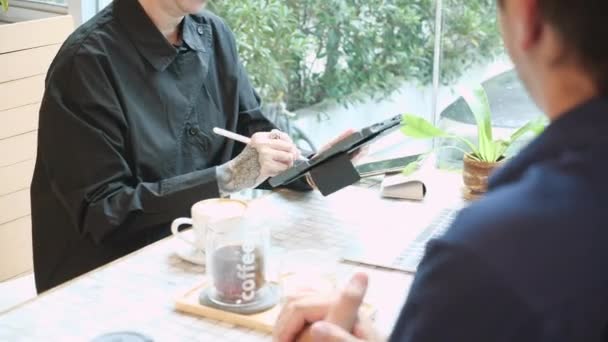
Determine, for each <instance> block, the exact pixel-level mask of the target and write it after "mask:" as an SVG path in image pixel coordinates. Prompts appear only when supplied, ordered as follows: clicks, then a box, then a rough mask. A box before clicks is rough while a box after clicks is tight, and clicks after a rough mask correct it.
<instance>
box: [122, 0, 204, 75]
mask: <svg viewBox="0 0 608 342" xmlns="http://www.w3.org/2000/svg"><path fill="white" fill-rule="evenodd" d="M114 3H115V4H114V6H115V7H114V9H115V10H116V13H117V14H116V15H117V18H118V20H119V21H120V23H121V24H122V25H123V26H124V27H125V29H126V30H127V34H128V35H129V37H130V38H131V41H132V42H133V43H134V45H135V47H136V49H137V50H138V51H139V53H140V54H141V55H142V56H144V58H145V59H146V60H147V61H148V62H149V63H150V64H151V65H152V66H153V67H154V68H155V69H156V70H158V71H163V70H165V69H166V68H167V67H168V66H169V65H170V64H171V63H172V62H173V60H175V57H177V55H178V50H177V49H176V48H175V47H174V46H172V45H171V44H170V43H169V42H168V41H167V39H165V37H164V36H163V35H162V33H161V32H160V31H159V30H158V28H157V27H156V25H154V23H153V22H152V20H150V18H149V17H148V15H147V14H146V12H145V11H144V9H143V7H141V5H140V4H139V1H137V0H116V1H115V2H114ZM182 39H183V40H184V42H185V43H186V44H187V45H188V47H189V48H191V49H193V50H195V51H198V52H207V51H206V50H207V49H208V48H209V46H210V43H211V27H210V26H209V24H207V23H203V22H202V21H201V20H200V18H199V17H196V16H190V15H187V16H186V17H185V18H184V22H183V28H182ZM205 45H207V46H205Z"/></svg>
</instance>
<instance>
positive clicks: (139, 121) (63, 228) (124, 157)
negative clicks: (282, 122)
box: [31, 0, 274, 292]
mask: <svg viewBox="0 0 608 342" xmlns="http://www.w3.org/2000/svg"><path fill="white" fill-rule="evenodd" d="M182 39H183V43H182V45H181V46H179V47H177V48H176V47H174V46H172V45H171V44H170V43H169V42H168V41H167V40H166V39H165V38H164V36H163V35H162V34H161V33H160V32H159V30H158V29H157V28H156V26H155V25H154V24H153V23H152V21H151V20H150V19H149V17H148V16H147V15H146V13H145V12H144V10H143V8H142V7H141V6H140V5H139V3H138V1H136V0H116V1H114V4H113V5H111V6H109V7H108V8H106V9H105V10H103V11H102V12H101V13H99V14H98V15H97V16H96V17H95V18H93V19H92V20H90V21H89V22H87V23H86V24H84V25H82V26H81V27H79V28H78V29H77V30H76V32H74V33H73V34H72V35H71V36H70V38H69V39H68V40H67V41H66V43H65V44H64V45H63V47H62V48H61V50H60V51H59V53H58V55H57V57H56V58H55V60H54V62H53V64H52V65H51V67H50V69H49V72H48V76H47V80H46V92H45V95H44V99H43V103H42V107H41V110H40V124H39V125H40V127H39V137H38V139H39V140H38V157H37V162H36V169H35V172H34V179H33V182H32V188H31V198H32V224H33V245H34V267H35V276H36V285H37V288H38V291H40V292H41V291H44V290H46V289H49V288H51V287H53V286H55V285H57V284H60V283H62V282H64V281H66V280H68V279H70V278H73V277H75V276H77V275H79V274H82V273H84V272H86V271H89V270H91V269H93V268H95V267H98V266H100V265H102V264H104V263H107V262H109V261H111V260H114V259H116V258H118V257H120V256H122V255H125V254H127V253H129V252H132V251H134V250H136V249H138V248H140V247H142V246H145V245H146V244H148V243H150V242H153V241H156V240H158V239H159V238H162V237H165V236H167V235H168V233H169V229H168V225H169V223H170V222H171V220H173V219H174V218H176V217H179V216H189V208H190V206H191V205H192V204H193V203H195V202H197V201H199V200H202V199H205V198H211V197H218V196H219V194H218V185H217V180H216V174H215V168H214V166H217V165H220V164H222V163H225V162H227V161H228V160H230V159H232V158H233V157H234V156H235V155H236V154H237V153H238V152H240V150H242V147H243V146H236V145H235V143H234V142H232V141H228V140H226V139H224V138H220V137H217V136H214V135H213V134H212V128H213V127H221V128H225V129H228V130H231V131H237V132H239V133H241V134H243V135H247V136H250V135H252V134H253V133H254V132H256V131H261V130H264V131H267V130H270V129H272V128H274V127H273V126H272V124H270V122H268V120H267V119H266V118H265V117H264V116H263V115H262V113H261V111H260V100H259V97H258V96H257V94H256V93H255V91H254V89H253V88H252V86H251V84H250V83H249V80H248V77H247V75H246V73H245V71H244V69H243V67H242V66H241V64H240V63H239V60H238V57H237V51H236V45H235V41H234V37H233V35H232V33H231V31H230V30H229V29H228V28H227V27H226V25H225V24H224V23H223V22H222V21H221V20H220V19H219V18H217V17H215V16H213V15H212V14H210V13H203V14H201V15H190V16H186V17H185V18H184V20H183V22H182Z"/></svg>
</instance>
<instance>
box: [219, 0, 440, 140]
mask: <svg viewBox="0 0 608 342" xmlns="http://www.w3.org/2000/svg"><path fill="white" fill-rule="evenodd" d="M264 3H265V5H264V6H260V1H256V0H241V1H238V2H235V1H219V0H216V1H213V2H212V3H211V8H212V10H214V11H215V12H216V13H217V14H219V15H220V16H221V17H223V18H224V19H225V20H226V21H227V22H228V23H229V25H230V26H231V27H232V29H233V30H234V31H235V34H236V37H237V41H238V47H239V52H240V55H241V57H242V59H243V63H244V64H245V66H246V68H247V70H248V72H249V74H250V75H251V77H252V79H253V83H254V84H255V86H256V88H257V89H258V90H260V92H261V95H262V97H263V98H264V100H265V101H266V103H270V104H275V107H276V106H278V105H276V104H281V103H284V104H285V106H286V108H287V109H288V110H289V111H292V112H295V113H296V117H295V119H294V120H295V122H296V123H297V124H298V125H299V126H300V127H301V128H302V129H303V130H304V131H305V132H306V133H307V134H308V135H309V136H310V138H311V139H312V141H313V142H314V143H315V144H316V145H317V146H318V145H319V144H321V143H323V142H326V141H327V140H329V139H330V138H332V137H334V136H336V135H337V134H338V133H340V132H341V131H343V130H345V129H347V128H350V127H352V128H360V127H363V126H366V125H369V124H372V123H375V122H377V121H379V120H382V119H385V118H388V117H391V116H394V115H397V114H400V113H404V112H414V113H418V114H420V115H424V116H426V117H427V118H429V117H430V115H431V108H432V106H431V101H432V86H431V79H432V77H431V76H432V71H433V52H434V50H433V49H434V44H433V42H434V34H435V30H434V23H435V7H434V2H433V1H431V0H423V1H420V0H394V1H386V0H355V1H339V0H268V1H265V2H264ZM270 107H272V105H271V106H270ZM396 137H400V134H397V135H396ZM401 140H403V138H402V139H401ZM402 146H403V144H401V146H400V147H402Z"/></svg>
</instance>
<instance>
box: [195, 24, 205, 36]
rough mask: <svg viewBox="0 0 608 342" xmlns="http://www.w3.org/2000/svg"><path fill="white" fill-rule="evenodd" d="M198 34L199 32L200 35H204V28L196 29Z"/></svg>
mask: <svg viewBox="0 0 608 342" xmlns="http://www.w3.org/2000/svg"><path fill="white" fill-rule="evenodd" d="M196 32H198V34H200V35H202V34H203V27H202V26H199V27H197V28H196Z"/></svg>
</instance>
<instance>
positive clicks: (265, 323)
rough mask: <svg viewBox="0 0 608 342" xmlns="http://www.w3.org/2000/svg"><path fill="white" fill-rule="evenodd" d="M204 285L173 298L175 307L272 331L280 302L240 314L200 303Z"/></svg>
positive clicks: (369, 311)
mask: <svg viewBox="0 0 608 342" xmlns="http://www.w3.org/2000/svg"><path fill="white" fill-rule="evenodd" d="M205 286H206V284H205V283H203V284H199V285H198V286H196V287H194V288H192V289H190V290H188V291H187V292H185V293H184V294H182V295H180V296H179V297H178V298H177V299H176V300H175V309H177V310H178V311H182V312H185V313H189V314H192V315H195V316H200V317H205V318H209V319H215V320H218V321H222V322H226V323H231V324H234V325H238V326H241V327H245V328H249V329H253V330H258V331H261V332H265V333H272V330H273V329H274V324H275V322H276V321H277V318H278V317H279V313H280V312H281V308H282V307H281V304H280V303H279V304H278V305H276V306H275V307H273V308H272V309H270V310H268V311H264V312H260V313H257V314H253V315H240V314H236V313H232V312H228V311H223V310H219V309H216V308H212V307H209V306H206V305H202V304H200V303H199V295H200V293H201V291H203V289H204V288H205ZM362 311H363V314H364V315H367V316H369V317H372V318H373V316H374V314H375V309H374V308H373V307H372V306H371V305H370V304H367V303H364V304H363V307H362Z"/></svg>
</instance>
